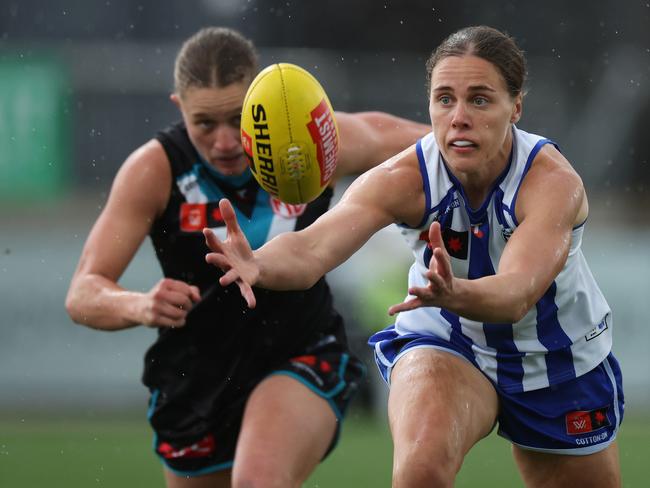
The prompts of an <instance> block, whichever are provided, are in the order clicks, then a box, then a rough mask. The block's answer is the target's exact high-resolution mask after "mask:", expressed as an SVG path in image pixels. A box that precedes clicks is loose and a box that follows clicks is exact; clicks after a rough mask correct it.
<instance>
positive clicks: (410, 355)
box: [388, 348, 498, 486]
mask: <svg viewBox="0 0 650 488" xmlns="http://www.w3.org/2000/svg"><path fill="white" fill-rule="evenodd" d="M497 413H498V398H497V394H496V392H495V390H494V388H493V387H492V384H491V383H490V382H489V381H488V380H487V379H486V378H485V377H484V376H483V374H482V373H481V372H479V371H478V370H477V369H476V368H475V367H474V366H473V365H472V364H470V363H469V362H468V361H466V360H465V359H463V358H460V357H458V356H456V355H454V354H452V353H449V352H445V351H441V350H438V349H434V348H420V349H413V350H412V351H410V352H407V353H406V354H405V355H404V356H403V357H402V358H401V359H400V360H399V361H398V362H397V364H396V365H395V367H394V369H393V372H392V374H391V390H390V396H389V401H388V415H389V421H390V427H391V433H392V436H393V442H394V449H395V453H394V461H393V483H394V485H393V486H451V485H452V484H453V480H454V478H455V476H456V473H457V472H458V470H459V469H460V466H461V464H462V461H463V458H464V457H465V454H466V453H467V451H469V449H470V448H471V447H472V446H473V445H474V444H475V443H476V442H478V441H479V440H480V439H481V438H483V437H485V436H486V435H487V434H489V433H490V431H491V430H492V427H493V426H494V423H495V420H496V417H497Z"/></svg>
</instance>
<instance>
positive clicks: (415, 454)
mask: <svg viewBox="0 0 650 488" xmlns="http://www.w3.org/2000/svg"><path fill="white" fill-rule="evenodd" d="M462 461H463V456H462V455H461V454H460V453H458V452H454V451H452V450H450V449H446V448H444V447H440V448H437V449H435V450H433V451H431V450H427V451H426V452H424V451H422V450H420V449H419V448H418V445H417V443H414V444H413V445H412V446H410V447H409V448H407V449H402V450H401V451H400V452H399V453H397V452H396V453H395V459H394V464H393V487H394V488H406V487H421V486H436V487H451V486H454V480H455V478H456V474H457V473H458V470H459V469H460V466H461V464H462Z"/></svg>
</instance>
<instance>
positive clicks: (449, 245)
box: [442, 227, 469, 259]
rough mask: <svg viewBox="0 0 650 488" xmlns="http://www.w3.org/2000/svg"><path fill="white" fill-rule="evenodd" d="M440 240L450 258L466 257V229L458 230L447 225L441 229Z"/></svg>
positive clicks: (467, 237) (467, 238)
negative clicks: (463, 230)
mask: <svg viewBox="0 0 650 488" xmlns="http://www.w3.org/2000/svg"><path fill="white" fill-rule="evenodd" d="M442 241H443V242H444V243H445V248H446V249H447V252H448V253H449V255H450V256H451V257H452V258H456V259H467V248H468V241H469V235H468V233H467V231H465V232H458V231H456V230H454V229H451V228H449V227H447V228H445V229H442Z"/></svg>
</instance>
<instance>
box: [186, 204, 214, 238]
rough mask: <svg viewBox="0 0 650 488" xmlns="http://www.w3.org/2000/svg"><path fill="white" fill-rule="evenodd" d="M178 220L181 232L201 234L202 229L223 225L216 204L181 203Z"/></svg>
mask: <svg viewBox="0 0 650 488" xmlns="http://www.w3.org/2000/svg"><path fill="white" fill-rule="evenodd" d="M179 220H180V228H181V231H183V232H201V230H203V228H204V227H222V226H224V225H225V223H224V221H223V217H222V216H221V211H220V210H219V203H218V202H210V203H187V202H184V203H181V210H180V219H179Z"/></svg>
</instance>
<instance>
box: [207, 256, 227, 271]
mask: <svg viewBox="0 0 650 488" xmlns="http://www.w3.org/2000/svg"><path fill="white" fill-rule="evenodd" d="M205 262H206V263H208V264H212V265H213V266H217V267H218V268H221V270H222V271H228V270H230V268H232V266H231V264H230V261H229V260H228V258H227V257H226V256H224V255H223V254H221V253H219V252H210V253H208V254H206V255H205Z"/></svg>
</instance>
